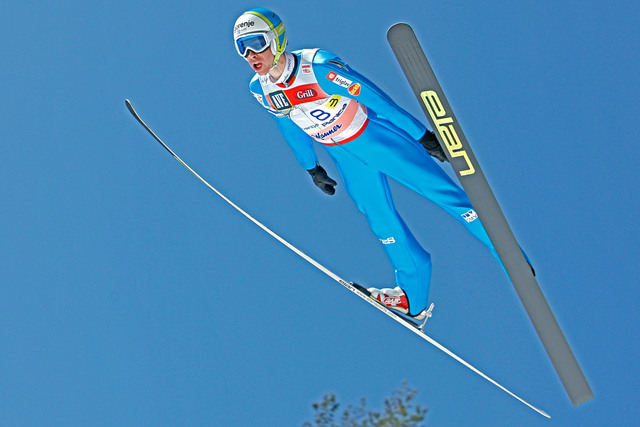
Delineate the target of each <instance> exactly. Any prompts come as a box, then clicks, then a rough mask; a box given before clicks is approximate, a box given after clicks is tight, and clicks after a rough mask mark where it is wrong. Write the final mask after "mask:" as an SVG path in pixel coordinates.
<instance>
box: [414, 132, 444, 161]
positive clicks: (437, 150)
mask: <svg viewBox="0 0 640 427" xmlns="http://www.w3.org/2000/svg"><path fill="white" fill-rule="evenodd" d="M420 144H422V145H423V146H424V148H425V149H426V150H427V153H429V155H430V156H432V157H435V158H436V159H438V160H440V161H441V162H448V160H447V156H446V155H445V154H444V151H443V150H442V147H441V146H440V143H439V142H438V140H437V139H436V136H435V134H434V133H433V132H431V131H430V130H429V129H427V131H426V132H425V133H424V135H423V136H422V138H420Z"/></svg>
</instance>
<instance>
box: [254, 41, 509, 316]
mask: <svg viewBox="0 0 640 427" xmlns="http://www.w3.org/2000/svg"><path fill="white" fill-rule="evenodd" d="M283 58H286V66H285V71H284V73H283V74H282V77H281V78H280V79H279V80H278V81H277V82H273V81H272V80H271V79H270V77H269V76H268V75H267V76H262V77H261V76H259V75H258V74H256V75H255V76H254V77H253V79H252V80H251V83H250V90H251V92H252V93H253V95H254V96H255V98H256V99H257V100H258V102H260V104H261V105H262V106H263V107H265V108H266V109H267V110H268V111H269V112H271V113H272V114H273V115H274V117H275V120H276V122H277V124H278V127H279V128H280V130H281V132H282V134H283V135H284V137H285V139H286V141H287V143H288V144H289V145H290V147H291V149H292V150H293V152H294V154H295V156H296V158H297V160H298V162H299V163H300V165H301V166H302V167H303V168H305V169H307V170H311V169H313V168H314V167H315V166H316V165H317V157H316V153H315V151H314V147H313V142H314V141H317V142H319V143H321V144H322V145H324V146H325V149H326V150H327V152H328V153H329V155H330V156H331V158H332V159H333V161H334V162H335V165H336V167H337V169H338V171H339V173H340V175H341V177H342V181H343V182H344V185H345V187H346V189H347V192H348V193H349V195H350V196H351V198H352V199H353V200H354V202H355V203H356V205H357V207H358V209H359V210H360V211H361V212H362V213H364V214H365V215H366V217H367V219H368V221H369V225H370V226H371V229H372V230H373V232H374V233H375V235H376V236H377V237H378V239H379V240H380V242H381V243H382V245H383V247H384V249H385V252H386V253H387V256H388V257H389V259H390V261H391V264H392V265H393V268H394V269H395V279H396V284H397V286H399V287H400V288H401V289H402V290H403V291H404V292H405V293H406V295H407V299H408V301H409V309H410V314H411V315H417V314H419V313H420V312H421V311H422V310H423V309H424V308H425V307H426V306H427V302H428V295H429V284H430V280H431V257H430V255H429V253H428V252H427V251H425V250H424V249H423V248H422V247H421V246H420V244H419V243H418V242H417V240H416V239H415V237H414V236H413V234H412V233H411V231H409V229H408V227H407V225H406V224H405V223H404V221H403V220H402V218H401V217H400V215H399V214H398V212H397V211H396V208H395V206H394V203H393V200H392V197H391V193H390V190H389V185H388V182H387V177H391V178H393V179H395V180H396V181H398V182H400V183H401V184H403V185H405V186H407V187H409V188H411V189H412V190H414V191H416V192H417V193H419V194H422V195H423V196H424V197H426V198H427V199H429V200H431V201H433V202H434V203H436V204H437V205H438V206H440V207H442V208H443V209H444V210H446V211H447V212H449V213H450V214H451V215H453V216H454V217H455V218H456V219H458V220H459V221H460V222H461V223H462V224H463V225H464V226H465V227H466V228H467V229H468V230H469V231H470V232H471V233H472V234H473V235H474V236H476V237H477V238H478V239H480V241H482V242H483V243H484V244H485V245H486V246H487V247H488V248H489V250H490V251H491V252H492V253H493V254H494V255H495V256H496V257H497V253H496V251H495V249H494V247H493V245H492V244H491V241H490V240H489V237H488V236H487V233H486V232H485V230H484V227H483V226H482V224H481V223H480V220H479V219H478V216H477V215H476V213H475V211H474V210H473V208H472V206H471V203H470V202H469V199H468V198H467V195H466V194H465V192H464V190H463V189H462V188H460V187H459V186H458V185H457V184H456V183H455V182H454V181H453V180H452V179H451V178H450V177H449V176H448V175H447V174H446V173H445V172H444V171H443V170H442V169H441V168H440V166H438V165H437V164H436V162H435V161H434V160H433V159H432V158H431V157H430V156H429V155H428V154H427V152H426V150H425V149H424V147H422V145H421V144H420V143H419V142H418V140H419V139H420V138H421V137H422V136H423V135H424V134H425V131H426V130H427V129H426V127H425V126H424V125H423V124H422V123H420V122H419V121H418V120H417V119H415V118H414V117H413V116H411V115H410V114H409V113H407V112H406V111H405V110H403V109H402V108H400V107H399V106H398V105H397V104H396V103H395V102H394V101H393V100H392V99H391V98H390V97H389V96H388V95H387V94H385V93H384V92H383V91H382V90H381V89H380V88H378V87H377V86H376V85H375V84H373V83H372V82H371V81H369V80H368V79H367V78H366V77H364V76H363V75H361V74H359V73H358V72H357V71H355V70H353V69H352V68H351V67H349V66H348V65H347V64H346V63H345V62H343V61H342V60H341V59H340V58H338V57H337V56H336V55H334V54H332V53H330V52H327V51H323V50H319V49H305V50H301V51H295V52H292V53H289V52H286V53H285V54H284V55H283ZM281 60H282V59H281Z"/></svg>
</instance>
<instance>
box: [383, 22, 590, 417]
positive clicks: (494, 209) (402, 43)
mask: <svg viewBox="0 0 640 427" xmlns="http://www.w3.org/2000/svg"><path fill="white" fill-rule="evenodd" d="M387 38H388V40H389V44H390V45H391V48H392V49H393V52H394V54H395V55H396V57H397V59H398V62H399V63H400V66H401V67H402V70H403V71H404V74H405V75H406V77H407V80H408V81H409V84H410V85H411V88H412V89H413V91H414V93H415V95H416V97H417V98H418V101H419V103H420V105H421V107H422V109H423V111H424V113H425V115H426V116H427V119H428V120H429V123H431V126H432V127H433V129H434V131H435V134H436V136H437V138H438V141H439V142H440V145H441V146H442V148H443V149H444V151H445V153H446V154H447V157H448V159H449V161H450V162H451V166H452V167H453V169H454V170H455V171H456V174H457V175H458V178H459V180H460V183H461V184H462V187H463V188H464V189H465V191H466V193H467V195H468V196H469V199H470V200H471V204H472V205H473V207H474V209H475V210H476V212H477V214H478V216H479V218H480V220H481V221H482V224H483V225H484V227H485V229H486V231H487V234H488V235H489V238H490V239H491V242H492V243H493V245H494V247H495V248H496V251H497V252H498V255H499V257H500V260H501V261H502V263H503V265H504V267H505V269H506V270H507V273H508V275H509V278H510V279H511V282H512V283H513V286H514V288H515V289H516V292H517V294H518V296H519V297H520V300H521V301H522V304H523V305H524V307H525V310H526V311H527V313H528V314H529V318H530V319H531V322H532V323H533V326H534V327H535V329H536V331H537V333H538V336H539V337H540V340H541V341H542V344H543V345H544V348H545V349H546V351H547V354H548V355H549V358H550V359H551V362H552V363H553V366H554V367H555V370H556V372H557V374H558V376H559V377H560V379H561V381H562V383H563V385H564V387H565V390H566V392H567V394H568V395H569V398H570V399H571V402H572V403H573V405H574V406H576V405H579V404H581V403H583V402H585V401H587V400H589V399H591V398H593V392H592V391H591V388H590V387H589V384H588V383H587V380H586V378H585V376H584V374H583V373H582V370H581V369H580V366H579V365H578V362H577V360H576V358H575V356H574V354H573V352H572V351H571V348H570V347H569V344H568V342H567V340H566V338H565V336H564V334H563V333H562V330H561V329H560V326H559V325H558V322H557V321H556V318H555V316H554V315H553V312H552V311H551V308H550V307H549V304H548V303H547V300H546V299H545V297H544V295H543V294H542V291H541V290H540V286H539V285H538V282H537V281H536V279H535V277H534V273H533V271H532V268H531V266H530V265H529V264H528V262H527V260H526V259H525V257H524V255H523V254H522V251H521V250H520V246H519V245H518V242H517V241H516V239H515V237H514V235H513V232H512V231H511V228H510V227H509V224H508V223H507V220H506V219H505V216H504V214H503V213H502V210H501V209H500V206H499V205H498V202H497V200H496V198H495V196H494V194H493V192H492V190H491V187H490V186H489V183H488V182H487V180H486V178H485V176H484V174H483V173H482V170H481V169H480V165H479V164H478V161H477V160H476V158H475V156H474V155H473V152H472V151H471V147H470V146H469V143H468V141H467V138H466V137H465V135H464V133H463V132H462V128H461V127H460V123H459V122H458V120H457V119H456V116H455V115H454V113H453V110H452V109H451V105H449V102H448V100H447V98H446V96H445V94H444V92H443V91H442V88H441V87H440V84H439V83H438V80H437V78H436V76H435V74H434V72H433V69H432V68H431V65H430V64H429V61H428V60H427V57H426V56H425V53H424V51H423V49H422V47H421V46H420V43H419V42H418V39H417V38H416V35H415V33H414V32H413V29H412V28H411V27H410V26H409V25H407V24H405V23H399V24H395V25H394V26H392V27H391V28H390V29H389V31H388V33H387Z"/></svg>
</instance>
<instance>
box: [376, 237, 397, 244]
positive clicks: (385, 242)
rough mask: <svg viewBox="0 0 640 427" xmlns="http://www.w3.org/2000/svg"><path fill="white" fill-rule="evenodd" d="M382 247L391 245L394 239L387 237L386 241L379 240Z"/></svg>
mask: <svg viewBox="0 0 640 427" xmlns="http://www.w3.org/2000/svg"><path fill="white" fill-rule="evenodd" d="M380 241H381V242H382V244H383V245H391V244H393V243H395V242H396V239H395V238H393V237H389V238H387V239H380Z"/></svg>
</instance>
